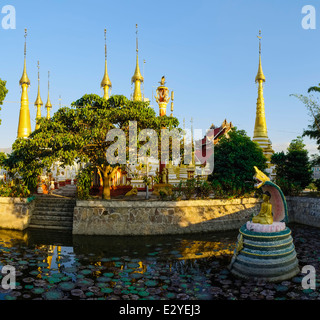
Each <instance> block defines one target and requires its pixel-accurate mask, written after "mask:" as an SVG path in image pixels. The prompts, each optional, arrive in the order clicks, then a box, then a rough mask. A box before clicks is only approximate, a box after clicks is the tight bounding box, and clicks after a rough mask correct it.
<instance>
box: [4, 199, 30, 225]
mask: <svg viewBox="0 0 320 320" xmlns="http://www.w3.org/2000/svg"><path fill="white" fill-rule="evenodd" d="M33 207H34V201H31V202H29V201H28V200H27V199H20V198H7V197H0V228H3V229H13V230H24V229H26V228H27V227H28V226H29V222H30V218H31V215H32V210H33Z"/></svg>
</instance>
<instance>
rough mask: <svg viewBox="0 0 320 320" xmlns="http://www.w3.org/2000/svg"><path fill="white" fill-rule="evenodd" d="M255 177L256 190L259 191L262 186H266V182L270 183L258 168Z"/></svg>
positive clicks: (255, 168)
mask: <svg viewBox="0 0 320 320" xmlns="http://www.w3.org/2000/svg"><path fill="white" fill-rule="evenodd" d="M254 170H255V172H256V173H255V175H254V176H253V179H255V180H256V181H257V182H256V184H255V185H254V186H255V188H257V189H259V188H260V187H261V186H263V185H264V184H265V182H266V181H270V178H269V177H268V176H267V175H265V174H264V173H263V172H262V171H260V170H259V169H258V168H257V167H256V166H254Z"/></svg>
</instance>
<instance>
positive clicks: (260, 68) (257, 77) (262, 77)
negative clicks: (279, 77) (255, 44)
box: [255, 30, 266, 82]
mask: <svg viewBox="0 0 320 320" xmlns="http://www.w3.org/2000/svg"><path fill="white" fill-rule="evenodd" d="M257 37H258V39H259V67H258V73H257V76H256V79H255V81H256V82H258V81H259V80H261V81H263V82H265V81H266V78H265V76H264V74H263V71H262V65H261V39H262V37H261V30H259V35H258V36H257Z"/></svg>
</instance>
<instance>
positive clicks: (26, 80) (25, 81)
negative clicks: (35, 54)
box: [19, 29, 30, 86]
mask: <svg viewBox="0 0 320 320" xmlns="http://www.w3.org/2000/svg"><path fill="white" fill-rule="evenodd" d="M19 84H20V85H22V84H27V85H28V86H30V80H29V78H28V75H27V29H24V66H23V72H22V77H21V79H20V81H19Z"/></svg>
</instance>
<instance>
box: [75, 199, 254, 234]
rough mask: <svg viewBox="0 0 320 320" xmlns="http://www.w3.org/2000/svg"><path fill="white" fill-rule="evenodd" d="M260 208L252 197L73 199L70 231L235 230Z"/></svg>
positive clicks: (147, 232) (186, 231)
mask: <svg viewBox="0 0 320 320" xmlns="http://www.w3.org/2000/svg"><path fill="white" fill-rule="evenodd" d="M259 210H260V201H259V200H258V199H255V198H246V199H234V200H185V201H138V200H137V201H117V200H111V201H77V205H76V207H75V209H74V218H73V233H74V234H87V235H152V234H182V233H195V232H209V231H217V230H232V229H238V228H239V227H240V226H241V225H242V224H243V223H245V222H246V221H247V220H249V219H250V218H251V217H252V215H253V214H257V213H258V212H259Z"/></svg>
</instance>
